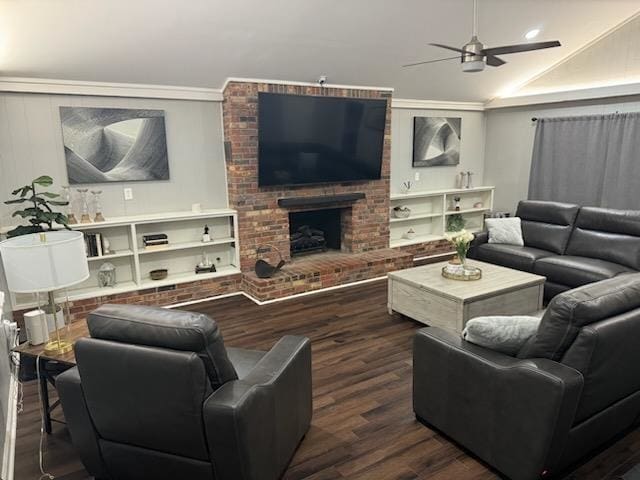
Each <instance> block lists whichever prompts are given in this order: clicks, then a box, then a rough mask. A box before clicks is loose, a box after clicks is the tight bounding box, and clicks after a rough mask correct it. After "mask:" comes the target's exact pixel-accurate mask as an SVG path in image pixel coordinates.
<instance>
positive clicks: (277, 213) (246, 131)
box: [223, 81, 411, 299]
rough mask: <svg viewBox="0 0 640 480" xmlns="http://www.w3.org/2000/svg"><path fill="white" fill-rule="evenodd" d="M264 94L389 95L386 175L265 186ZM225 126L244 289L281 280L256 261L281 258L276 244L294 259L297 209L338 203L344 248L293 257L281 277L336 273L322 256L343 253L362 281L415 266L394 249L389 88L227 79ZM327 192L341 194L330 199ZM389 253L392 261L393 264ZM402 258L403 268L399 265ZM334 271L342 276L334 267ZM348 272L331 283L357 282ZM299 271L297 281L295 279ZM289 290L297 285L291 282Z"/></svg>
mask: <svg viewBox="0 0 640 480" xmlns="http://www.w3.org/2000/svg"><path fill="white" fill-rule="evenodd" d="M259 92H271V93H286V94H292V95H318V96H321V95H325V96H333V97H356V98H375V99H386V100H387V111H386V122H385V133H384V146H383V158H382V174H381V178H380V179H379V180H371V181H363V182H348V183H335V184H326V185H307V186H277V187H259V186H258V111H257V109H258V93H259ZM223 124H224V133H225V139H226V144H225V153H226V164H227V181H228V185H229V206H230V207H231V208H234V209H236V210H237V211H238V230H239V237H240V238H239V240H240V242H239V243H240V265H241V270H242V272H243V274H244V275H243V288H245V290H249V291H250V293H252V294H254V295H256V293H255V292H256V291H257V290H259V289H261V288H270V287H271V286H272V285H268V286H265V285H266V284H268V283H273V282H274V279H268V280H271V282H267V281H263V280H262V279H257V278H256V277H255V275H254V274H253V266H254V263H255V261H256V259H257V258H265V259H267V260H271V261H272V262H274V261H276V260H277V258H278V254H277V253H276V252H275V251H276V250H277V251H278V252H280V254H281V255H282V257H283V258H284V259H285V260H286V261H287V262H291V259H292V255H291V253H292V252H291V245H290V235H291V226H290V221H291V218H295V215H293V214H296V213H299V212H313V211H318V210H322V209H328V210H338V209H339V210H340V247H339V251H338V249H337V248H334V249H332V250H333V251H332V252H326V253H322V254H321V255H309V256H306V255H305V256H300V257H297V256H296V257H294V260H293V262H291V263H288V265H287V266H285V268H284V271H283V272H281V273H280V274H278V275H280V277H279V280H278V282H281V281H282V279H283V278H289V280H287V282H289V283H288V285H289V284H290V283H291V282H300V278H298V277H299V271H304V274H303V276H304V275H312V276H313V275H314V274H317V275H316V276H317V277H320V276H321V275H323V274H326V275H329V273H330V272H329V271H330V270H331V262H330V261H329V262H328V263H327V262H326V261H324V260H323V259H322V256H323V255H333V256H335V255H338V256H339V258H340V261H339V263H341V265H342V264H344V267H341V268H346V269H347V270H349V268H350V267H349V265H351V266H352V267H353V269H355V270H358V274H357V275H356V277H357V278H356V279H366V278H371V276H373V275H380V274H384V273H386V271H385V269H386V268H389V269H391V268H404V267H406V266H409V265H408V264H405V263H406V262H405V260H404V259H405V257H406V258H411V255H410V254H407V253H403V252H397V251H393V250H391V249H389V248H388V247H389V177H390V162H391V158H390V152H391V143H390V142H391V132H390V128H391V93H390V92H389V91H384V90H358V89H336V88H321V87H311V86H300V85H280V84H269V83H254V82H239V81H234V82H230V83H228V84H227V86H226V88H225V91H224V102H223ZM327 198H329V199H331V198H333V199H334V200H333V201H331V202H330V204H327ZM305 199H306V200H307V201H306V202H305V201H304V200H305ZM293 200H299V201H300V202H299V203H302V204H304V206H297V207H296V206H287V205H288V204H289V203H291V201H293ZM316 202H317V204H316ZM292 215H293V216H292ZM258 250H259V251H260V253H258ZM269 250H271V252H270V251H269ZM369 252H377V253H376V254H375V255H374V257H375V262H374V263H376V266H375V267H370V268H368V270H370V272H368V271H367V264H369V263H371V259H368V258H367V256H366V254H367V253H369ZM294 253H295V252H294ZM362 255H364V256H362ZM332 258H333V257H332ZM372 258H373V257H372ZM387 259H389V260H390V261H389V262H387ZM334 260H335V258H334ZM354 262H355V263H354ZM403 262H405V263H403ZM400 264H402V265H404V266H400ZM380 265H382V266H380ZM385 265H386V267H385ZM296 272H298V273H296ZM322 272H325V273H322ZM327 272H328V273H327ZM333 273H334V274H335V272H333ZM341 273H345V275H342V277H344V278H337V279H336V278H335V277H336V275H333V280H332V281H331V282H328V283H332V282H333V284H339V283H344V282H345V281H352V279H351V277H350V275H349V274H348V272H346V271H343V272H341ZM293 277H295V278H296V279H295V280H291V278H293ZM347 277H348V278H347ZM305 278H306V277H305ZM287 282H285V283H287ZM303 283H304V285H301V284H297V285H296V288H297V289H302V290H303V291H304V289H305V288H307V287H308V288H311V287H312V286H310V284H311V283H317V282H303ZM319 283H322V282H319ZM325 283H326V282H325ZM323 286H326V285H323ZM276 290H277V289H276ZM286 290H291V289H290V288H288V287H287V288H286ZM257 296H258V298H259V299H265V298H266V296H264V295H257ZM277 296H279V295H278V294H270V295H268V297H270V298H271V297H277Z"/></svg>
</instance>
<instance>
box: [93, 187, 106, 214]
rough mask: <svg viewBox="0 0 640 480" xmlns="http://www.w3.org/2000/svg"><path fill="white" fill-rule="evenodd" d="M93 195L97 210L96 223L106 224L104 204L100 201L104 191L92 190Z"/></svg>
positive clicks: (94, 205)
mask: <svg viewBox="0 0 640 480" xmlns="http://www.w3.org/2000/svg"><path fill="white" fill-rule="evenodd" d="M91 194H92V195H93V207H94V210H95V216H94V218H93V221H94V222H104V215H102V202H101V201H100V195H102V190H91Z"/></svg>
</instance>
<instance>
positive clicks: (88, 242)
mask: <svg viewBox="0 0 640 480" xmlns="http://www.w3.org/2000/svg"><path fill="white" fill-rule="evenodd" d="M84 244H85V248H86V251H87V257H89V258H92V257H102V256H103V255H104V245H103V243H102V235H101V234H99V233H85V234H84Z"/></svg>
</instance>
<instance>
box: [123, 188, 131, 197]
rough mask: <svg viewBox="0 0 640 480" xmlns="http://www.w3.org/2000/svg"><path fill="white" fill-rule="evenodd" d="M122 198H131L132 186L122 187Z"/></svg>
mask: <svg viewBox="0 0 640 480" xmlns="http://www.w3.org/2000/svg"><path fill="white" fill-rule="evenodd" d="M124 199H125V200H133V188H125V189H124Z"/></svg>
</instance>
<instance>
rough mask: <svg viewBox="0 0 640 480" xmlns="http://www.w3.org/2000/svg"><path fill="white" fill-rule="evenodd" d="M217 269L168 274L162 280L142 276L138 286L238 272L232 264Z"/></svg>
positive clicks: (183, 281) (175, 282) (153, 285)
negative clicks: (203, 271) (205, 271)
mask: <svg viewBox="0 0 640 480" xmlns="http://www.w3.org/2000/svg"><path fill="white" fill-rule="evenodd" d="M217 269H218V270H217V271H216V272H211V273H194V272H186V273H185V272H183V273H176V274H173V275H171V274H169V276H168V277H167V278H165V279H163V280H151V279H150V278H149V277H144V278H143V279H142V282H141V283H140V287H139V288H141V289H146V288H154V287H163V286H167V285H174V284H177V283H185V282H197V281H198V280H208V279H210V278H216V277H225V276H227V275H235V274H238V273H240V269H239V268H237V267H234V266H233V265H225V266H222V267H217Z"/></svg>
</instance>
